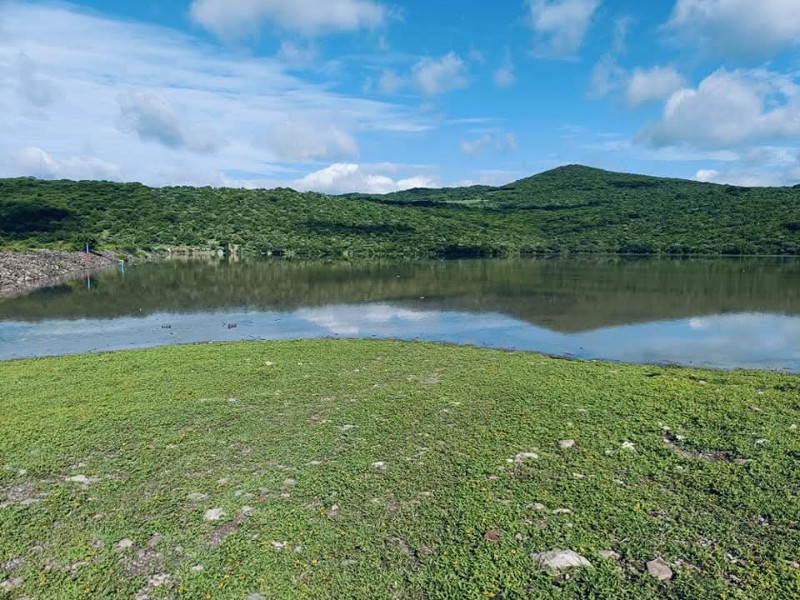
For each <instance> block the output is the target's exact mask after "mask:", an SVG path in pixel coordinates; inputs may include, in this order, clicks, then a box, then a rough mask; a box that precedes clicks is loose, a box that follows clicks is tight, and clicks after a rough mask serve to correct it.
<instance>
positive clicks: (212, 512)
mask: <svg viewBox="0 0 800 600" xmlns="http://www.w3.org/2000/svg"><path fill="white" fill-rule="evenodd" d="M224 515H225V511H224V510H222V509H221V508H211V509H209V510H207V511H206V514H205V515H203V519H205V520H206V521H219V520H220V519H221V518H222V517H223V516H224Z"/></svg>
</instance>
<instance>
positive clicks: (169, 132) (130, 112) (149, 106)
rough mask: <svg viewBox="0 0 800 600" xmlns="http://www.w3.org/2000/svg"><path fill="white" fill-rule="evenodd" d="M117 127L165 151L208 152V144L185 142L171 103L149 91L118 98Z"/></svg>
mask: <svg viewBox="0 0 800 600" xmlns="http://www.w3.org/2000/svg"><path fill="white" fill-rule="evenodd" d="M118 101H119V108H120V125H121V127H122V129H123V130H125V131H131V132H133V133H135V134H136V135H137V136H138V137H139V139H141V140H142V141H145V142H158V143H159V144H163V145H164V146H167V147H169V148H189V147H192V149H196V150H210V149H212V147H211V146H210V145H203V144H197V145H196V144H195V143H193V142H190V141H189V140H188V139H187V134H186V133H185V131H184V126H183V124H182V123H181V120H180V117H178V113H177V112H176V110H175V108H174V107H173V106H172V104H171V103H170V102H169V101H168V100H167V99H166V98H164V96H162V95H161V94H157V93H154V92H149V91H139V92H129V93H127V94H122V95H120V96H119V99H118Z"/></svg>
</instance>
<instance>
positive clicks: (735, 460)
mask: <svg viewBox="0 0 800 600" xmlns="http://www.w3.org/2000/svg"><path fill="white" fill-rule="evenodd" d="M663 440H664V443H665V444H666V445H667V447H668V448H669V449H670V450H672V451H673V452H675V453H676V454H678V455H679V456H680V457H682V458H685V459H687V460H704V461H706V462H728V463H732V464H735V465H744V464H747V463H748V462H750V461H749V460H747V459H745V458H740V457H738V456H736V455H734V454H733V453H732V452H726V451H724V450H703V451H700V450H687V449H686V448H683V447H681V445H680V444H681V441H682V440H681V439H679V438H678V436H676V435H675V434H674V433H672V432H671V431H665V432H664V437H663Z"/></svg>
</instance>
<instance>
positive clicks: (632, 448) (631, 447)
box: [622, 442, 636, 452]
mask: <svg viewBox="0 0 800 600" xmlns="http://www.w3.org/2000/svg"><path fill="white" fill-rule="evenodd" d="M622 449H623V450H630V451H631V452H633V451H635V450H636V446H634V445H633V442H622Z"/></svg>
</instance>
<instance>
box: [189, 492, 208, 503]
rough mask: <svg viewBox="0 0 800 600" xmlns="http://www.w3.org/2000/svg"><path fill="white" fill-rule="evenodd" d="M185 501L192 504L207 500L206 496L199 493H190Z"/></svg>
mask: <svg viewBox="0 0 800 600" xmlns="http://www.w3.org/2000/svg"><path fill="white" fill-rule="evenodd" d="M186 499H187V500H190V501H192V502H200V501H201V500H206V499H208V494H201V493H200V492H192V493H191V494H189V495H188V496H186Z"/></svg>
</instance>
